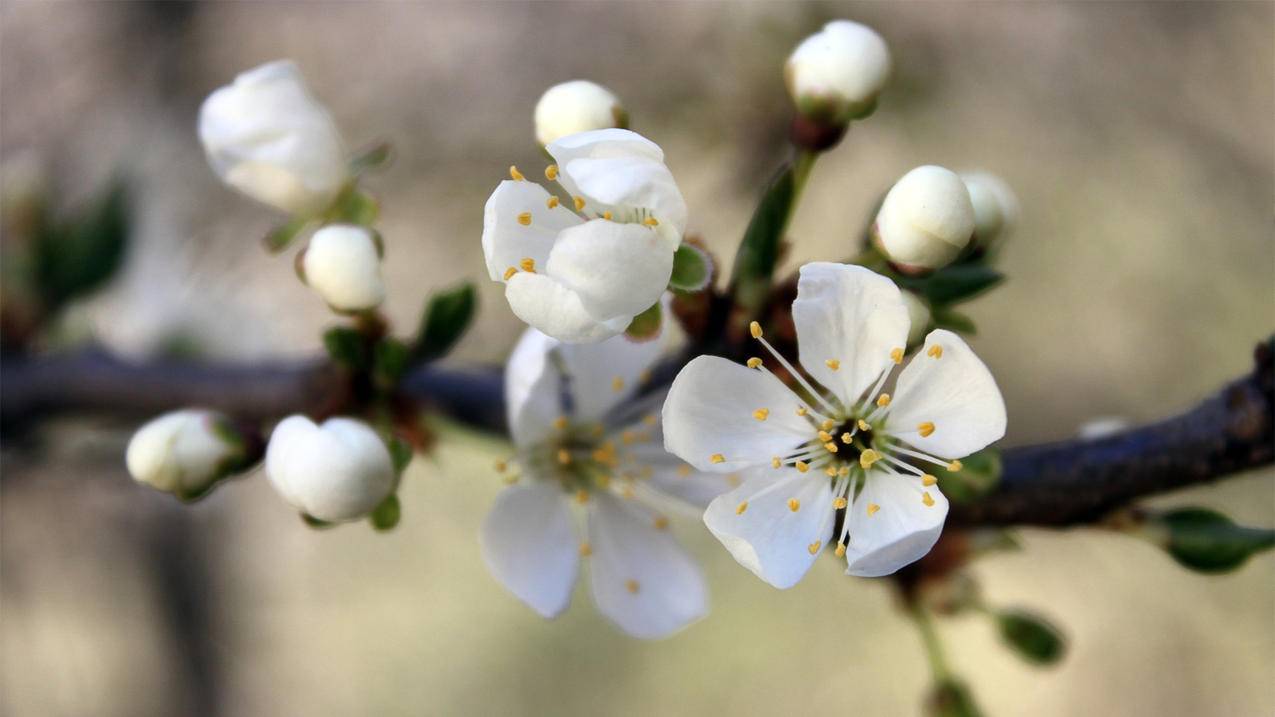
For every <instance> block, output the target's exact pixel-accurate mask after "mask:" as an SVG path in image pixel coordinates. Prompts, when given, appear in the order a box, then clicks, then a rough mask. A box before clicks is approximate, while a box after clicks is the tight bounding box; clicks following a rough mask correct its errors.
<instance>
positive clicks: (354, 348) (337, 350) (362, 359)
mask: <svg viewBox="0 0 1275 717" xmlns="http://www.w3.org/2000/svg"><path fill="white" fill-rule="evenodd" d="M323 346H324V348H326V349H327V350H328V355H329V356H331V357H332V360H333V361H335V362H336V363H338V364H340V365H342V366H344V367H346V368H348V369H350V370H352V371H361V370H363V369H366V368H367V367H368V359H369V357H368V349H367V344H366V343H365V342H364V340H363V334H361V333H359V332H358V331H357V330H355V329H351V328H349V327H347V326H334V327H332V328H330V329H328V330H327V331H324V332H323Z"/></svg>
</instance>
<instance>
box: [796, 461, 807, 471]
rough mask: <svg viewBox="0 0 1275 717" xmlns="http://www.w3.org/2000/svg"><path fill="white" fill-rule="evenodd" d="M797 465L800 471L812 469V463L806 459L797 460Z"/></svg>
mask: <svg viewBox="0 0 1275 717" xmlns="http://www.w3.org/2000/svg"><path fill="white" fill-rule="evenodd" d="M796 466H797V472H798V473H805V472H806V471H808V470H810V464H809V463H807V462H805V461H797V463H796Z"/></svg>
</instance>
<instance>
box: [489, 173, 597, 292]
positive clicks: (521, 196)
mask: <svg viewBox="0 0 1275 717" xmlns="http://www.w3.org/2000/svg"><path fill="white" fill-rule="evenodd" d="M549 196H550V195H549V192H547V191H545V188H544V187H542V186H540V185H539V184H536V183H535V182H528V181H525V180H524V181H514V180H511V179H506V180H505V181H503V182H501V183H500V184H499V185H498V186H497V187H496V191H494V192H492V193H491V197H489V198H488V199H487V206H486V207H485V208H484V209H483V255H484V256H485V257H486V258H487V274H488V275H489V276H491V278H492V280H493V281H502V280H503V279H504V276H505V272H506V271H507V270H508V269H509V267H511V266H512V267H517V266H518V265H519V262H521V261H522V260H523V259H524V258H526V259H532V260H534V261H535V262H536V266H538V267H542V266H544V264H545V262H546V261H548V259H549V249H550V248H552V247H553V242H554V240H555V239H556V238H557V237H558V232H560V231H562V230H563V229H566V228H567V227H571V226H575V225H577V224H580V223H581V221H582V220H581V219H580V217H578V216H576V215H575V213H573V212H572V211H570V210H569V209H567V208H566V207H563V206H562V205H558V206H556V207H554V208H553V209H550V208H549V205H548V201H549ZM526 215H530V216H531V223H530V224H527V225H524V224H522V223H521V222H519V221H518V219H519V217H520V216H522V217H524V218H525V217H526Z"/></svg>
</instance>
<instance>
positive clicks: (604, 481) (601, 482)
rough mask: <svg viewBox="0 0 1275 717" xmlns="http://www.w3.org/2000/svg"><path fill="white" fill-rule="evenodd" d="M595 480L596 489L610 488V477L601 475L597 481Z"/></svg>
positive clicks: (604, 474)
mask: <svg viewBox="0 0 1275 717" xmlns="http://www.w3.org/2000/svg"><path fill="white" fill-rule="evenodd" d="M597 480H598V487H599V488H610V487H611V476H609V475H607V474H606V473H603V474H602V475H600V476H598V479H597Z"/></svg>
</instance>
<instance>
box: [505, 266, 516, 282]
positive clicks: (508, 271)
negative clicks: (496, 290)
mask: <svg viewBox="0 0 1275 717" xmlns="http://www.w3.org/2000/svg"><path fill="white" fill-rule="evenodd" d="M517 273H518V267H516V266H511V267H509V268H508V269H505V281H509V279H510V278H511V277H513V275H514V274H517Z"/></svg>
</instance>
